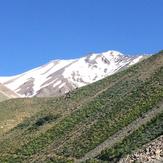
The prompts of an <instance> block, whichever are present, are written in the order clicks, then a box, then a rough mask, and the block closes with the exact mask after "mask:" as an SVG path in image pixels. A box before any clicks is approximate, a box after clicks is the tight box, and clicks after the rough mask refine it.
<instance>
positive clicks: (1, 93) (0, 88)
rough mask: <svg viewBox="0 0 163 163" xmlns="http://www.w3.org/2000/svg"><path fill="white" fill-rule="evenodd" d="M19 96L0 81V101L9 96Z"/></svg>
mask: <svg viewBox="0 0 163 163" xmlns="http://www.w3.org/2000/svg"><path fill="white" fill-rule="evenodd" d="M18 97H19V96H18V95H17V94H16V93H14V92H13V91H11V90H10V89H8V88H7V87H5V86H4V85H3V84H1V83H0V101H3V100H6V99H9V98H18Z"/></svg>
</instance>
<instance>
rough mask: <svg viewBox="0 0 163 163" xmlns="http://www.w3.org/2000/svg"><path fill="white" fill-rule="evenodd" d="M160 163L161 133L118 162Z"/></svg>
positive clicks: (162, 146)
mask: <svg viewBox="0 0 163 163" xmlns="http://www.w3.org/2000/svg"><path fill="white" fill-rule="evenodd" d="M132 162H139V163H162V162H163V135H162V136H160V137H158V138H157V139H155V140H153V141H152V142H150V143H148V144H147V145H144V146H143V148H142V149H141V150H138V151H137V152H135V153H133V154H132V155H128V156H127V157H126V158H124V159H122V160H120V161H119V163H132Z"/></svg>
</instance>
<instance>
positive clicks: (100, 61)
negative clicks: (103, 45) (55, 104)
mask: <svg viewBox="0 0 163 163" xmlns="http://www.w3.org/2000/svg"><path fill="white" fill-rule="evenodd" d="M140 59H142V56H138V57H129V56H125V55H123V54H122V53H120V52H118V51H113V50H111V51H107V52H104V53H92V54H90V55H88V56H85V57H82V58H78V59H70V60H52V61H50V62H49V63H47V64H45V65H43V66H40V67H38V68H35V69H32V70H30V71H27V72H24V73H23V74H19V75H16V76H11V77H0V82H2V83H3V84H5V85H6V86H7V87H8V88H10V89H11V90H13V91H15V92H16V93H18V94H19V95H21V96H23V97H26V96H27V97H32V96H58V95H61V94H64V93H66V92H68V91H71V90H73V89H75V88H76V87H82V86H85V85H87V84H90V83H92V82H95V81H97V80H100V79H102V78H104V77H106V76H109V75H112V74H114V73H115V72H117V71H119V70H120V69H122V68H124V67H128V66H129V65H133V64H135V63H137V62H139V61H140Z"/></svg>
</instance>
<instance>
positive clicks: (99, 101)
mask: <svg viewBox="0 0 163 163" xmlns="http://www.w3.org/2000/svg"><path fill="white" fill-rule="evenodd" d="M21 100H24V101H26V100H30V102H32V103H33V102H34V101H35V103H33V105H27V104H30V103H28V102H29V101H28V102H27V103H26V104H23V105H22V106H21V107H23V108H25V107H26V109H28V107H30V109H31V110H32V108H33V109H36V110H37V111H36V110H35V111H36V112H35V113H34V114H31V116H30V117H27V118H26V119H24V120H23V121H22V122H21V123H20V124H18V125H17V126H16V127H14V128H12V129H11V130H9V131H8V132H7V133H5V134H3V135H2V136H1V137H0V144H1V145H0V162H7V163H8V162H20V163H21V162H22V163H28V162H35V163H52V162H56V163H69V162H71V163H72V162H75V163H77V162H81V161H84V162H86V161H87V163H88V162H90V163H92V162H99V163H101V162H111V163H116V162H118V161H119V160H120V159H121V158H124V157H125V156H126V155H128V154H130V153H132V152H134V151H135V150H138V149H140V148H142V146H143V145H144V144H147V143H149V142H151V141H152V140H154V139H156V138H158V137H159V136H161V135H163V107H162V106H163V105H162V104H163V51H161V52H160V53H158V54H156V55H153V56H151V57H150V58H148V59H145V60H143V61H142V62H139V63H138V64H136V65H134V66H131V67H129V68H128V69H125V70H124V71H120V72H118V73H116V74H114V75H111V76H109V77H107V78H104V79H102V80H99V81H97V82H95V83H93V84H90V85H87V86H85V87H82V88H79V89H76V90H74V91H72V92H70V93H67V94H66V95H64V96H63V97H56V98H36V97H35V98H30V99H13V100H10V105H9V108H8V109H9V110H10V111H12V110H14V109H16V108H17V106H19V105H20V104H21ZM12 103H13V104H14V103H15V104H16V105H13V104H12ZM3 104H4V103H3ZM38 105H39V108H36V107H37V106H38ZM0 106H1V108H2V110H3V108H4V107H3V106H2V103H0ZM20 110H21V108H20ZM6 119H7V118H6ZM135 124H136V125H135ZM105 142H107V143H108V142H109V143H111V146H110V145H109V143H108V144H107V143H106V144H105ZM96 149H98V150H96ZM87 159H88V160H87Z"/></svg>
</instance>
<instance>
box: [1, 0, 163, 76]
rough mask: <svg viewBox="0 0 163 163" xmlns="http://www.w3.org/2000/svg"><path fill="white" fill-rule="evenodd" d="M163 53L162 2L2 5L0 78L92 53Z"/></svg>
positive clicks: (37, 0)
mask: <svg viewBox="0 0 163 163" xmlns="http://www.w3.org/2000/svg"><path fill="white" fill-rule="evenodd" d="M161 49H163V0H0V76H2V75H3V76H4V75H14V74H17V73H22V72H24V71H26V70H29V69H31V68H34V67H37V66H39V65H42V64H44V63H47V62H48V61H49V60H52V59H63V58H64V59H68V58H76V57H80V56H83V55H86V54H87V53H91V52H102V51H107V50H118V51H121V52H122V53H126V54H139V53H154V52H157V51H159V50H161Z"/></svg>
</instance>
